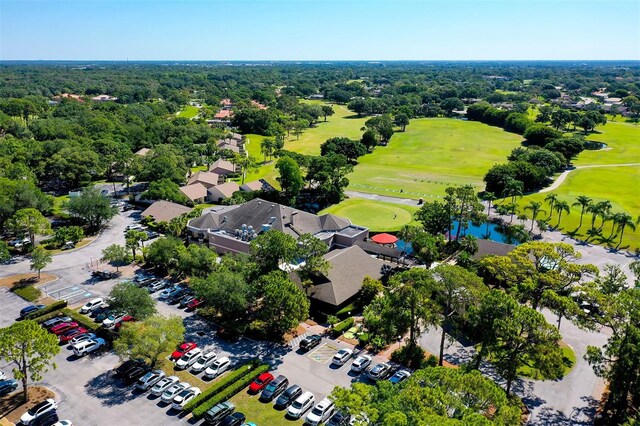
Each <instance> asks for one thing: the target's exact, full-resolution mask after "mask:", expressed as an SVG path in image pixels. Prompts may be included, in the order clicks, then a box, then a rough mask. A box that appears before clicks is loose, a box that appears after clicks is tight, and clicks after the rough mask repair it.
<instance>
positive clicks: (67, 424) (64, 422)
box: [53, 420, 73, 426]
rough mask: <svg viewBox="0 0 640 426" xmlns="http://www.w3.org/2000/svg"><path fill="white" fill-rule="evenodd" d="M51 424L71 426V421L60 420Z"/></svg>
mask: <svg viewBox="0 0 640 426" xmlns="http://www.w3.org/2000/svg"><path fill="white" fill-rule="evenodd" d="M53 426H73V422H72V421H71V420H60V421H59V422H57V423H55V424H54V425H53Z"/></svg>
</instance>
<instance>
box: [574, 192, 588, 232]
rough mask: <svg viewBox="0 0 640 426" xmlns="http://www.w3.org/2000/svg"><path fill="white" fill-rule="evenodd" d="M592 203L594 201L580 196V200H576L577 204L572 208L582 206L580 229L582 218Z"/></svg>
mask: <svg viewBox="0 0 640 426" xmlns="http://www.w3.org/2000/svg"><path fill="white" fill-rule="evenodd" d="M592 201H593V200H592V199H591V198H589V197H587V196H586V195H579V196H578V198H576V202H575V203H573V204H571V205H572V206H580V225H579V226H578V229H580V228H582V216H584V212H585V211H586V210H587V208H589V206H590V205H591V202H592Z"/></svg>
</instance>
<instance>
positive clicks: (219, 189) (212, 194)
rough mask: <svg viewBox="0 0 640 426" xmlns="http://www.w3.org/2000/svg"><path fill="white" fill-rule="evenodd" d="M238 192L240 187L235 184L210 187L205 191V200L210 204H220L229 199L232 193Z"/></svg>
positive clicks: (228, 183) (229, 183)
mask: <svg viewBox="0 0 640 426" xmlns="http://www.w3.org/2000/svg"><path fill="white" fill-rule="evenodd" d="M236 191H240V187H239V186H238V184H237V183H235V182H227V183H223V184H221V185H216V186H212V187H211V188H209V189H208V190H207V200H209V201H211V202H212V203H220V202H222V200H226V199H227V198H231V197H232V196H233V193H234V192H236Z"/></svg>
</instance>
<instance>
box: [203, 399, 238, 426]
mask: <svg viewBox="0 0 640 426" xmlns="http://www.w3.org/2000/svg"><path fill="white" fill-rule="evenodd" d="M235 409H236V406H235V405H233V404H232V403H230V402H229V401H227V402H221V403H220V404H217V405H214V406H213V407H211V408H210V409H208V410H207V412H206V413H204V422H205V423H207V424H210V425H217V424H219V423H220V422H221V421H222V419H224V418H225V417H227V416H228V415H229V414H231V413H233V412H234V410H235Z"/></svg>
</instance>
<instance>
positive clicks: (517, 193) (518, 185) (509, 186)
mask: <svg viewBox="0 0 640 426" xmlns="http://www.w3.org/2000/svg"><path fill="white" fill-rule="evenodd" d="M523 190H524V184H523V183H522V182H520V181H519V180H516V179H509V180H508V181H507V183H506V184H505V186H504V194H506V195H508V196H510V197H511V204H515V202H516V197H522V191H523Z"/></svg>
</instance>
